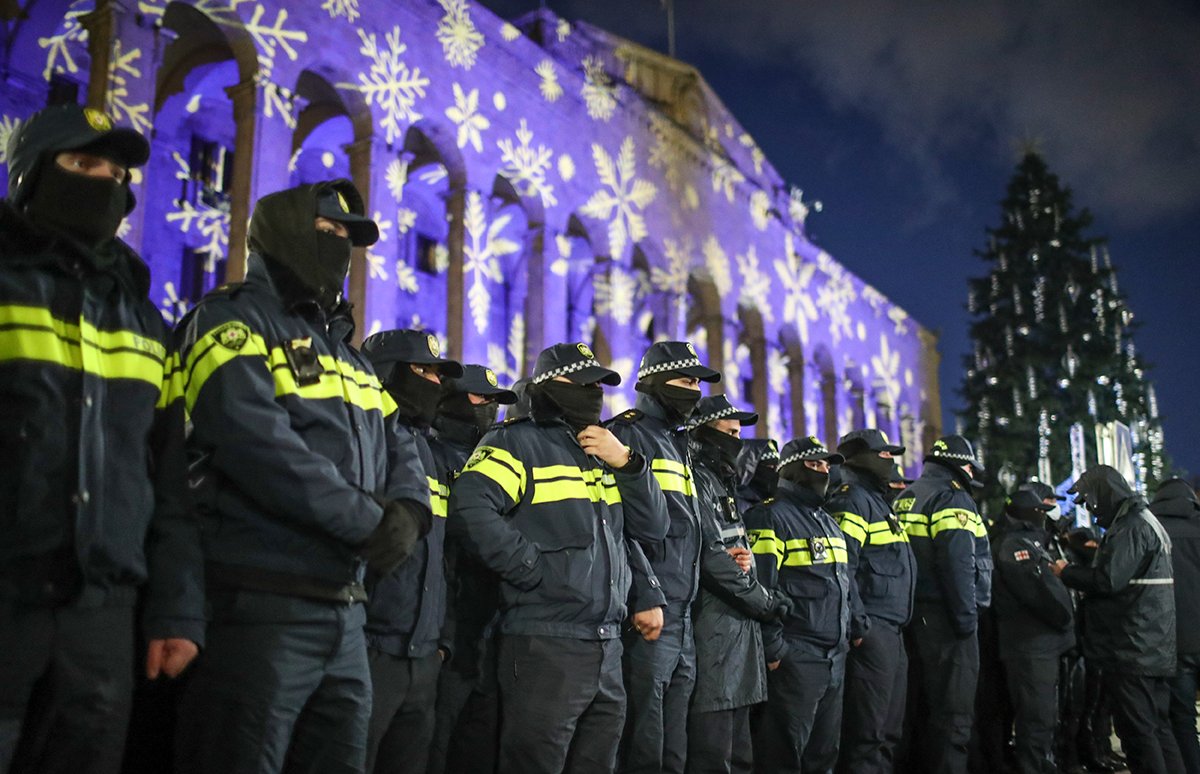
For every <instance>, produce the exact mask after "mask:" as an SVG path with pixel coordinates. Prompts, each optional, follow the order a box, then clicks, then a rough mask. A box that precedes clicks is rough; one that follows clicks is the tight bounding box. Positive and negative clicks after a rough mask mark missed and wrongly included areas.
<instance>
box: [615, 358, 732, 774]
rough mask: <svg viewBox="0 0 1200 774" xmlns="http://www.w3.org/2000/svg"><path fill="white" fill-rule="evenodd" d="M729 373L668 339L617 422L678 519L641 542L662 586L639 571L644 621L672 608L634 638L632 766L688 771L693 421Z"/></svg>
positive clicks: (630, 647)
mask: <svg viewBox="0 0 1200 774" xmlns="http://www.w3.org/2000/svg"><path fill="white" fill-rule="evenodd" d="M720 378H721V375H720V374H719V373H717V372H716V371H714V370H712V369H711V368H708V367H706V366H704V365H702V364H701V363H700V358H699V357H697V355H696V350H695V347H693V346H692V345H691V344H688V343H686V342H682V341H660V342H658V343H656V344H653V345H651V346H650V348H649V349H647V350H646V354H645V355H643V356H642V362H641V364H640V366H639V367H638V383H637V391H638V392H639V393H640V394H639V395H638V399H637V404H636V408H634V409H633V410H632V411H626V412H625V413H624V414H621V415H619V416H617V417H616V418H614V419H613V420H612V421H611V422H610V423H609V425H608V426H609V427H610V428H611V429H612V432H613V433H614V434H615V435H616V436H617V438H619V439H621V442H622V443H625V444H627V445H628V446H629V447H630V448H632V449H633V450H634V451H636V452H638V453H639V454H641V455H642V456H644V457H645V458H646V459H647V460H649V463H650V468H651V472H652V474H653V475H654V478H655V480H657V481H658V484H659V487H660V488H661V489H662V492H663V495H664V496H665V498H666V501H667V514H668V516H669V518H670V529H669V530H668V532H667V535H666V537H665V538H664V539H662V540H657V541H643V542H642V548H643V549H644V550H645V553H646V556H647V558H649V560H650V563H651V565H652V567H653V568H654V574H655V575H656V576H657V578H658V581H659V583H661V589H658V588H654V587H653V586H652V585H651V584H650V583H649V580H648V577H647V576H646V575H644V574H642V573H638V572H635V574H634V598H633V601H632V604H633V607H634V612H635V618H637V617H639V616H646V615H650V616H656V615H658V614H659V612H660V611H659V610H657V609H656V608H657V606H658V605H660V604H661V602H660V598H659V592H661V597H665V601H666V604H665V605H664V606H663V607H662V610H661V616H662V621H663V623H662V636H660V637H658V638H657V639H654V640H646V639H643V638H641V637H637V636H634V635H632V634H631V635H630V637H629V641H628V642H627V643H626V651H625V682H626V686H627V689H628V691H629V717H628V722H627V723H626V731H625V738H624V739H623V740H622V743H621V745H622V750H623V762H622V770H623V771H626V772H639V771H647V772H649V771H655V772H657V771H669V772H682V771H683V768H684V763H685V761H686V759H687V713H688V701H689V699H690V698H691V694H692V688H693V686H694V684H695V679H696V654H695V640H694V638H693V634H692V621H691V605H692V601H693V600H694V599H695V598H696V591H697V589H698V588H699V579H700V547H701V536H700V520H699V516H698V513H697V502H696V485H695V481H694V480H693V477H692V466H691V459H690V454H689V452H688V441H687V431H686V430H685V429H684V425H685V424H686V423H687V421H688V419H689V418H690V417H691V415H692V411H693V409H694V408H695V406H696V401H698V400H699V399H700V389H699V385H700V382H701V381H702V380H703V381H707V382H717V381H719V380H720ZM651 597H655V598H651ZM638 623H639V626H640V625H641V621H640V620H639V622H638Z"/></svg>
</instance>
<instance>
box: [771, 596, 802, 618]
mask: <svg viewBox="0 0 1200 774" xmlns="http://www.w3.org/2000/svg"><path fill="white" fill-rule="evenodd" d="M795 609H796V605H795V603H794V602H792V598H791V597H789V596H788V595H787V594H781V593H779V592H778V591H777V592H775V602H774V604H773V605H772V607H771V620H773V621H786V620H787V618H788V616H790V615H791V614H792V611H794V610H795Z"/></svg>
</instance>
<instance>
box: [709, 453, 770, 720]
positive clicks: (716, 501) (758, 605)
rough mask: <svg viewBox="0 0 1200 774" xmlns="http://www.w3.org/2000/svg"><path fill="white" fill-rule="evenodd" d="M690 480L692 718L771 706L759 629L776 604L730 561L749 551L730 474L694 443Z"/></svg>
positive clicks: (752, 575)
mask: <svg viewBox="0 0 1200 774" xmlns="http://www.w3.org/2000/svg"><path fill="white" fill-rule="evenodd" d="M692 447H693V450H694V454H693V459H694V461H695V462H694V464H693V466H692V473H693V475H694V476H695V481H696V498H697V501H698V503H699V505H700V531H701V534H702V536H703V541H704V548H703V551H702V553H701V558H700V593H699V594H698V595H697V596H696V603H695V605H694V606H693V614H692V617H693V626H694V629H693V630H694V632H695V637H696V687H695V689H694V691H693V693H692V711H693V712H716V711H719V710H728V709H736V708H737V707H745V706H749V705H751V704H758V703H759V702H763V701H766V700H767V671H766V663H767V662H766V657H765V653H764V651H763V640H762V631H761V628H760V626H759V621H769V620H774V616H772V614H771V611H772V608H773V607H774V601H775V596H774V594H772V593H771V592H769V591H768V590H767V589H765V588H763V587H762V586H761V585H759V583H758V573H757V572H756V571H755V568H754V566H753V565H751V567H750V572H748V573H745V572H742V570H741V568H740V567H738V565H737V562H736V561H734V559H733V557H732V556H730V555H729V554H728V553H727V550H728V549H730V548H734V547H738V548H745V549H749V548H750V542H749V540H748V539H747V537H746V526H745V524H744V523H743V521H742V517H741V514H740V513H739V512H738V508H737V503H736V500H735V499H734V477H733V471H732V470H730V469H729V468H728V467H726V466H725V465H724V464H723V463H722V462H721V461H720V460H719V459H718V457H717V455H716V454H715V453H714V452H713V450H712V449H711V448H709V447H707V446H705V445H704V444H697V443H695V442H694V441H693V443H692Z"/></svg>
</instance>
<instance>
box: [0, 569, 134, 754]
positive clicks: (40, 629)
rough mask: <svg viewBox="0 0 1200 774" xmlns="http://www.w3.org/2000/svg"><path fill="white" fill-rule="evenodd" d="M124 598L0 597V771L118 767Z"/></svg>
mask: <svg viewBox="0 0 1200 774" xmlns="http://www.w3.org/2000/svg"><path fill="white" fill-rule="evenodd" d="M127 596H128V598H127V599H122V600H120V602H121V604H110V605H100V606H97V605H94V604H91V605H89V604H87V600H84V601H83V602H82V603H75V604H72V605H68V606H64V607H58V608H52V607H17V606H16V605H15V604H14V602H13V601H12V600H11V599H0V772H9V771H11V772H13V774H16V772H26V771H28V772H63V773H64V774H65V773H66V772H71V774H75V773H76V772H81V773H82V774H93V773H94V774H102V773H104V772H116V771H119V770H120V767H121V753H122V751H123V750H124V746H125V730H126V726H127V725H128V722H129V707H130V702H131V699H132V693H133V670H134V667H133V640H134V615H133V592H132V590H130V593H129V594H128V595H127ZM23 728H24V732H25V733H24V739H22V729H23ZM18 741H20V742H21V744H20V745H18ZM10 766H11V769H10Z"/></svg>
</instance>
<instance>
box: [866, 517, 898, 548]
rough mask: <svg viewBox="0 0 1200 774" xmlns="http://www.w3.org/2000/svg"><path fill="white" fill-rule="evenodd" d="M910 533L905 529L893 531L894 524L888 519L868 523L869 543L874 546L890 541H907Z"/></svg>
mask: <svg viewBox="0 0 1200 774" xmlns="http://www.w3.org/2000/svg"><path fill="white" fill-rule="evenodd" d="M907 542H908V533H907V532H905V531H904V530H903V529H901V530H900V532H899V533H895V532H892V525H891V524H889V523H888V522H886V521H876V522H872V523H871V524H869V525H867V543H868V544H869V545H872V546H883V545H887V544H889V543H907Z"/></svg>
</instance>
